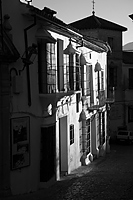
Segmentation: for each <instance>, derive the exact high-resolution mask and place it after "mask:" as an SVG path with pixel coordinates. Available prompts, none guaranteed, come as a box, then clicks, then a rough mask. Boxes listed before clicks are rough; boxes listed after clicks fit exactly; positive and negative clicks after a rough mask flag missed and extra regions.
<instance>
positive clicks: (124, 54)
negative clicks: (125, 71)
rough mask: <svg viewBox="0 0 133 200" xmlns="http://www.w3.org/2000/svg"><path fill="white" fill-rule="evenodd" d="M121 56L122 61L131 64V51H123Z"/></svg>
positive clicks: (132, 59) (132, 60)
mask: <svg viewBox="0 0 133 200" xmlns="http://www.w3.org/2000/svg"><path fill="white" fill-rule="evenodd" d="M122 57H123V63H125V64H133V52H128V51H123V52H122Z"/></svg>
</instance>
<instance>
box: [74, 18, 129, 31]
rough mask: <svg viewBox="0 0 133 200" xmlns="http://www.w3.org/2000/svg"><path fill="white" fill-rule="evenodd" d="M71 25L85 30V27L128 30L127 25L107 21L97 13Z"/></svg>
mask: <svg viewBox="0 0 133 200" xmlns="http://www.w3.org/2000/svg"><path fill="white" fill-rule="evenodd" d="M70 25H71V26H74V27H75V28H77V29H79V30H84V29H108V30H116V31H126V30H127V28H126V27H123V26H120V25H118V24H115V23H113V22H110V21H107V20H105V19H103V18H100V17H97V16H95V15H91V16H89V17H86V18H83V19H80V20H78V21H75V22H72V23H70Z"/></svg>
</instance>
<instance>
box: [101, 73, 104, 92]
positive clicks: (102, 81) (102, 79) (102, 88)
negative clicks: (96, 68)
mask: <svg viewBox="0 0 133 200" xmlns="http://www.w3.org/2000/svg"><path fill="white" fill-rule="evenodd" d="M100 90H104V71H101V72H100Z"/></svg>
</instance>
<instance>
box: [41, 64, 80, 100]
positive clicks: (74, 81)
mask: <svg viewBox="0 0 133 200" xmlns="http://www.w3.org/2000/svg"><path fill="white" fill-rule="evenodd" d="M80 92H81V74H80V69H79V67H76V66H74V67H73V69H71V70H70V67H68V66H63V67H62V68H60V69H59V70H56V69H55V70H53V69H51V70H49V71H47V74H46V73H45V74H43V75H40V80H39V96H40V97H45V98H57V99H60V98H62V97H63V96H70V95H72V94H74V93H80Z"/></svg>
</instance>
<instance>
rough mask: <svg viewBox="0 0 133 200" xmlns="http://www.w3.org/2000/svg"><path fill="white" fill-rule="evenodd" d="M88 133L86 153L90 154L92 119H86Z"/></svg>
mask: <svg viewBox="0 0 133 200" xmlns="http://www.w3.org/2000/svg"><path fill="white" fill-rule="evenodd" d="M86 130H87V132H86V134H87V137H86V154H89V153H90V150H91V149H90V148H91V142H90V119H87V120H86Z"/></svg>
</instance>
